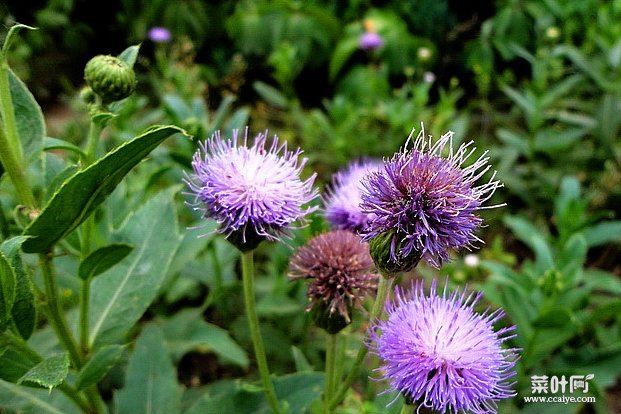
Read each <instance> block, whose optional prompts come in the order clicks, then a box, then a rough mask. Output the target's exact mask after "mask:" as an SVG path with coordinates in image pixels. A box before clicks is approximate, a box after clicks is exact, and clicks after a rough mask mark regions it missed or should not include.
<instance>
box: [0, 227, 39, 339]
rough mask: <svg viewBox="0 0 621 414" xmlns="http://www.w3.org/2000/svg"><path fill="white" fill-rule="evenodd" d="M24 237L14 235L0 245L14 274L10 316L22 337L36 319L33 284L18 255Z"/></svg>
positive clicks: (32, 329) (26, 335)
mask: <svg viewBox="0 0 621 414" xmlns="http://www.w3.org/2000/svg"><path fill="white" fill-rule="evenodd" d="M26 239H27V237H24V236H16V237H13V238H11V239H8V240H5V241H4V242H3V243H2V244H1V245H0V252H2V254H4V255H5V257H6V258H7V260H8V261H9V263H10V265H11V267H12V268H13V271H14V274H15V298H14V300H13V308H12V309H11V317H12V318H13V323H14V324H15V327H16V328H17V332H18V333H19V335H20V336H21V337H22V338H23V339H28V338H30V335H32V332H33V331H34V329H35V325H36V321H37V309H36V307H35V297H34V286H33V284H32V280H31V279H30V275H29V274H28V273H26V268H25V267H24V264H23V262H22V258H21V256H20V248H21V245H22V243H23V242H24V241H25V240H26Z"/></svg>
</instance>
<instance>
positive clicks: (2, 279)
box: [0, 253, 15, 333]
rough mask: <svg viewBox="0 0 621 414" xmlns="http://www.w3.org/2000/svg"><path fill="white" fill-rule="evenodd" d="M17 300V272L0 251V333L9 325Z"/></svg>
mask: <svg viewBox="0 0 621 414" xmlns="http://www.w3.org/2000/svg"><path fill="white" fill-rule="evenodd" d="M14 300H15V272H14V270H13V268H12V267H11V265H10V264H9V261H8V259H7V258H6V257H5V256H4V254H2V253H0V333H2V332H4V330H5V329H6V328H7V327H8V326H9V323H10V321H11V318H12V316H11V313H12V309H13V303H14Z"/></svg>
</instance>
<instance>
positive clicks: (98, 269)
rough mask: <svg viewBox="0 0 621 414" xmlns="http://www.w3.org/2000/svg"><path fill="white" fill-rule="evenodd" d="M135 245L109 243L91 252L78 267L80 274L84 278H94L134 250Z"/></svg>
mask: <svg viewBox="0 0 621 414" xmlns="http://www.w3.org/2000/svg"><path fill="white" fill-rule="evenodd" d="M133 249H134V246H132V245H130V244H126V243H115V244H109V245H108V246H104V247H101V248H99V249H97V250H95V251H94V252H92V253H91V254H89V255H88V256H87V257H86V258H85V259H84V260H83V261H82V262H81V263H80V266H79V267H78V276H79V277H80V279H82V280H88V279H90V278H93V277H95V276H97V275H99V274H101V273H103V272H105V271H106V270H108V269H109V268H111V267H112V266H114V265H115V264H117V263H118V262H120V261H121V260H123V259H124V258H125V257H126V256H127V255H128V254H130V253H131V252H132V250H133Z"/></svg>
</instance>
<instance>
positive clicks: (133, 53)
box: [118, 44, 140, 67]
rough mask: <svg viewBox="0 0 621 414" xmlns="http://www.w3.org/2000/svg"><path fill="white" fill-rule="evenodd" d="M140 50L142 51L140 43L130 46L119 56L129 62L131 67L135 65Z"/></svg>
mask: <svg viewBox="0 0 621 414" xmlns="http://www.w3.org/2000/svg"><path fill="white" fill-rule="evenodd" d="M138 52H140V45H139V44H138V45H134V46H130V47H128V48H127V49H125V50H124V51H122V52H121V53H120V54H119V56H118V58H119V59H121V60H122V61H123V62H125V63H127V64H128V65H129V66H130V67H134V64H135V63H136V59H138Z"/></svg>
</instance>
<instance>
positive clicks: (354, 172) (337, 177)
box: [323, 160, 382, 233]
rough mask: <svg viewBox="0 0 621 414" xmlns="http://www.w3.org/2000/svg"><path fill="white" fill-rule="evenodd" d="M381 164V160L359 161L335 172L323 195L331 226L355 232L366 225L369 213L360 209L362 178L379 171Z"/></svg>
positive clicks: (327, 217)
mask: <svg viewBox="0 0 621 414" xmlns="http://www.w3.org/2000/svg"><path fill="white" fill-rule="evenodd" d="M381 166H382V163H381V162H380V161H375V160H366V161H357V162H353V163H351V164H349V165H348V166H347V167H345V168H343V169H341V170H339V171H337V172H336V174H334V176H333V177H332V182H331V184H330V186H329V187H328V188H327V190H326V193H325V196H324V197H323V203H324V206H325V217H326V220H327V221H328V223H329V224H330V227H332V228H333V229H342V230H349V231H352V232H354V233H358V232H359V231H360V230H362V229H363V228H364V227H366V225H367V222H368V220H369V217H368V214H366V213H363V212H362V211H361V210H360V202H361V201H362V198H361V196H362V190H363V187H362V179H363V178H364V177H365V176H366V175H367V174H368V173H369V172H371V171H379V169H380V167H381Z"/></svg>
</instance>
